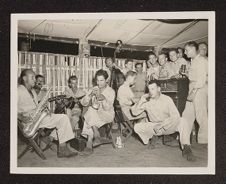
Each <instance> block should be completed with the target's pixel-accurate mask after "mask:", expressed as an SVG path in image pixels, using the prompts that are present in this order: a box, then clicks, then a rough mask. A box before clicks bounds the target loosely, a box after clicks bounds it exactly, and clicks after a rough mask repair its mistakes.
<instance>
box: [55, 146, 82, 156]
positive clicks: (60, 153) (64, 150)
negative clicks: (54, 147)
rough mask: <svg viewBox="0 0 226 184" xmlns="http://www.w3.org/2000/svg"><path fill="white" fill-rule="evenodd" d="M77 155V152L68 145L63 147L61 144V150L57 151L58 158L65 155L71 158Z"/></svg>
mask: <svg viewBox="0 0 226 184" xmlns="http://www.w3.org/2000/svg"><path fill="white" fill-rule="evenodd" d="M77 155H78V153H77V152H72V151H71V150H69V149H68V148H67V147H66V146H63V147H61V146H59V151H58V152H57V157H58V158H64V157H66V158H69V157H74V156H77Z"/></svg>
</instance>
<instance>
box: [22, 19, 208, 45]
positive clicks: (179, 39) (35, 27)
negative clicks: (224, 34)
mask: <svg viewBox="0 0 226 184" xmlns="http://www.w3.org/2000/svg"><path fill="white" fill-rule="evenodd" d="M190 24H191V22H186V23H180V24H169V23H164V22H160V21H158V20H130V19H125V20H123V19H120V20H109V19H99V20H98V19H93V20H77V19H76V20H20V21H19V22H18V31H19V33H31V34H39V35H47V36H54V37H66V38H79V39H87V40H96V41H102V42H109V43H115V42H116V41H117V40H118V39H120V40H122V41H123V43H125V44H128V45H140V46H163V47H170V46H172V45H177V44H178V45H179V44H181V43H183V42H186V41H188V40H198V39H201V38H205V37H206V38H207V35H208V22H207V21H205V20H200V21H199V22H197V23H196V24H195V25H193V26H192V27H190V28H189V29H188V30H186V31H184V32H182V31H183V30H184V29H185V28H187V27H188V26H189V25H190ZM179 32H182V33H181V34H179V35H178V36H176V37H175V35H177V34H178V33H179ZM172 38H173V39H172ZM163 43H164V45H162V44H163Z"/></svg>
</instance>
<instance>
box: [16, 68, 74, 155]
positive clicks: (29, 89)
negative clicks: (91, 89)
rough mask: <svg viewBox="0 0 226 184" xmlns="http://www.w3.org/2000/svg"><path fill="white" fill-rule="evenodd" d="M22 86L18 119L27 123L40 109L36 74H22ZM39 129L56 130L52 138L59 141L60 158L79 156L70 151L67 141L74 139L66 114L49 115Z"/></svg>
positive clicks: (27, 70)
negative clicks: (36, 90) (38, 108)
mask: <svg viewBox="0 0 226 184" xmlns="http://www.w3.org/2000/svg"><path fill="white" fill-rule="evenodd" d="M20 78H21V85H19V86H18V89H17V95H18V101H17V105H18V110H17V113H18V119H19V120H21V121H22V122H25V123H26V119H27V118H28V117H30V116H31V114H32V113H34V112H35V111H36V109H37V107H38V97H37V94H36V92H35V90H34V85H35V73H34V72H33V71H32V70H31V69H25V70H23V71H22V72H21V75H20ZM39 128H50V129H51V128H56V129H57V135H56V134H55V133H56V132H55V131H54V134H53V133H52V136H54V138H55V139H58V140H59V149H58V152H57V156H58V157H71V156H75V155H77V153H74V152H72V151H70V150H69V148H68V147H67V141H69V140H71V139H73V138H74V134H73V131H72V128H71V124H70V120H69V118H68V117H67V115H65V114H51V115H47V116H46V117H44V118H43V120H42V121H41V123H40V125H39Z"/></svg>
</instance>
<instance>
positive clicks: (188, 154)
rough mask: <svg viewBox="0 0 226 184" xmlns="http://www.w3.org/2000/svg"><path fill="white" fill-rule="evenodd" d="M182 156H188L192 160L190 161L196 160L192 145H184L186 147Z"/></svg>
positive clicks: (188, 159)
mask: <svg viewBox="0 0 226 184" xmlns="http://www.w3.org/2000/svg"><path fill="white" fill-rule="evenodd" d="M182 156H183V157H184V158H186V159H187V161H190V162H192V161H195V160H196V158H195V156H194V155H193V153H192V150H191V146H190V145H187V144H185V145H184V149H183V151H182Z"/></svg>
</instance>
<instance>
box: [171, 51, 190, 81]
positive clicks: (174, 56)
mask: <svg viewBox="0 0 226 184" xmlns="http://www.w3.org/2000/svg"><path fill="white" fill-rule="evenodd" d="M178 55H179V53H178V50H177V49H171V50H170V51H169V57H170V60H171V62H170V65H171V70H172V73H173V76H172V77H174V78H179V77H181V74H180V69H181V66H182V65H185V66H186V69H188V68H189V63H188V62H187V61H186V60H185V59H184V58H179V57H178Z"/></svg>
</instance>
